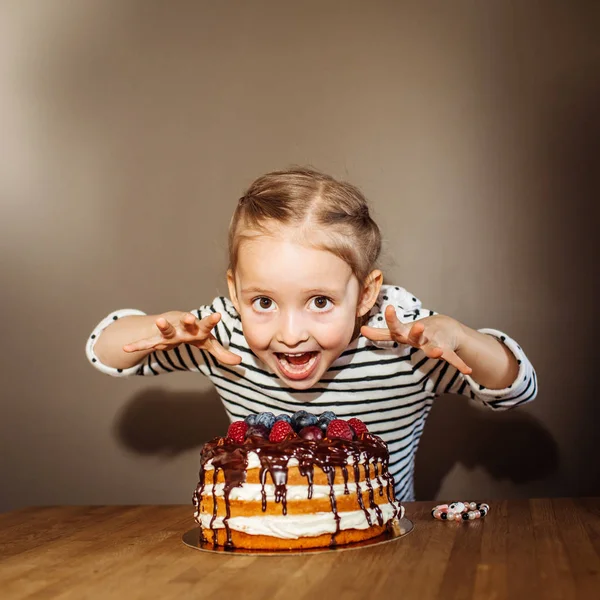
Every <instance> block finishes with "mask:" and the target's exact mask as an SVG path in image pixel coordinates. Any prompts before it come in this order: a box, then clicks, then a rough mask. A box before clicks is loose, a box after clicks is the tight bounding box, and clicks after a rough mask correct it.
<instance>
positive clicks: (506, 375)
mask: <svg viewBox="0 0 600 600" xmlns="http://www.w3.org/2000/svg"><path fill="white" fill-rule="evenodd" d="M395 289H396V290H399V291H398V292H397V293H396V297H394V293H395V292H394V288H391V287H388V288H387V290H385V295H384V296H383V298H382V301H381V302H380V306H381V308H380V310H381V311H382V313H383V314H379V315H377V314H376V315H375V316H374V317H373V319H372V320H371V322H370V325H371V326H366V327H363V328H362V330H361V332H362V333H363V335H365V336H366V337H368V338H369V339H371V340H373V341H376V342H379V343H386V342H387V341H388V340H394V341H396V342H398V343H401V344H408V345H410V346H413V347H414V348H418V349H419V350H420V351H422V352H423V353H424V354H425V355H426V356H427V357H429V358H440V359H442V360H444V361H445V364H444V365H443V366H442V367H441V368H440V369H438V371H437V372H438V375H437V377H436V378H435V380H434V382H433V391H434V392H435V393H436V395H441V394H445V393H451V394H461V395H465V396H468V397H470V398H476V399H477V400H479V401H480V402H482V403H483V404H485V405H486V406H488V407H490V408H492V409H495V410H503V409H506V408H510V407H512V406H516V405H519V404H523V403H525V402H529V401H530V400H533V399H534V398H535V396H536V395H537V379H536V374H535V370H534V368H533V366H532V365H531V363H530V362H529V360H528V358H527V356H526V355H525V353H524V352H523V350H522V349H521V347H520V346H519V344H517V342H515V341H514V340H513V339H511V338H510V337H509V336H508V335H506V334H504V333H503V332H501V331H497V330H495V329H481V330H479V331H475V330H473V329H471V328H469V327H467V326H465V325H463V324H461V323H459V322H458V321H456V320H455V319H452V318H451V317H447V316H444V315H438V314H436V313H435V312H434V311H426V310H423V309H422V307H421V303H420V301H418V300H417V299H416V298H415V297H412V296H411V295H410V294H408V293H407V292H406V290H404V289H402V288H395ZM378 308H379V306H378ZM398 309H400V310H399V312H400V315H401V316H402V317H403V318H404V319H405V320H407V321H408V322H400V320H399V319H398V318H397V316H396V310H398ZM425 315H428V316H425ZM385 326H387V327H385Z"/></svg>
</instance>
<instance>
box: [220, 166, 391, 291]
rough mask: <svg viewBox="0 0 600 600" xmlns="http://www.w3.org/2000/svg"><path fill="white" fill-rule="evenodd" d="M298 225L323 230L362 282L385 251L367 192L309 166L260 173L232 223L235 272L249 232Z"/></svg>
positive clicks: (334, 250) (329, 246) (231, 254)
mask: <svg viewBox="0 0 600 600" xmlns="http://www.w3.org/2000/svg"><path fill="white" fill-rule="evenodd" d="M273 224H275V225H287V226H289V225H294V226H300V227H303V228H305V229H306V230H308V231H309V232H310V230H311V229H312V228H314V227H320V228H322V231H323V233H325V236H324V241H321V242H320V243H319V244H318V245H319V246H320V247H322V248H323V249H325V250H328V251H329V252H332V253H333V254H335V255H336V256H338V257H339V258H341V259H342V260H344V261H345V262H346V263H347V264H348V265H349V266H350V268H351V269H352V272H353V273H354V275H355V276H356V278H357V279H358V281H359V282H360V283H363V282H364V281H365V279H366V277H367V275H368V274H369V273H370V272H371V271H372V270H373V268H374V267H375V264H376V262H377V259H378V257H379V253H380V251H381V232H380V231H379V227H378V226H377V224H376V223H375V221H373V219H371V216H370V215H369V207H368V204H367V200H366V198H365V197H364V196H363V194H362V192H361V191H360V190H359V189H358V188H357V187H355V186H353V185H351V184H349V183H346V182H344V181H337V180H336V179H334V178H333V177H331V176H329V175H326V174H324V173H321V172H319V171H316V170H313V169H308V168H295V169H289V170H286V171H274V172H272V173H267V174H266V175H263V176H262V177H259V178H258V179H257V180H256V181H254V182H253V183H252V185H251V186H250V187H249V188H248V189H247V190H246V193H245V194H244V195H243V196H242V197H241V198H240V200H239V201H238V205H237V207H236V209H235V212H234V213H233V217H232V219H231V223H230V226H229V268H230V269H231V270H232V271H234V272H235V268H236V265H237V258H238V249H239V245H240V242H241V241H242V240H243V239H244V238H245V237H246V236H244V234H243V230H244V229H247V230H251V231H252V230H256V231H260V232H263V231H264V232H266V231H269V227H272V226H273Z"/></svg>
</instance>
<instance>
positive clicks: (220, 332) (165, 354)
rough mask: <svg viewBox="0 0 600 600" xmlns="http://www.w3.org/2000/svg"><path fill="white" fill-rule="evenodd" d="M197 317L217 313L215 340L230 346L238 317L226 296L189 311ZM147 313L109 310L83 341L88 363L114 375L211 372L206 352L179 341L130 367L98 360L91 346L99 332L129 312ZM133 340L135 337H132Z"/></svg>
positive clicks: (135, 311) (133, 310) (214, 330)
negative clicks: (117, 366) (114, 365)
mask: <svg viewBox="0 0 600 600" xmlns="http://www.w3.org/2000/svg"><path fill="white" fill-rule="evenodd" d="M190 312H192V314H194V315H196V316H197V317H198V318H199V319H203V318H204V317H207V316H208V315H209V314H211V313H215V312H218V313H219V314H220V315H221V320H220V321H219V322H218V323H217V325H216V327H215V328H214V329H213V334H214V336H215V337H216V338H217V340H218V341H219V342H220V343H221V344H222V345H223V346H224V347H225V348H229V341H230V339H231V332H232V330H233V328H234V327H236V326H239V325H238V323H239V320H240V319H239V316H238V314H237V312H236V310H235V308H234V306H233V304H232V303H231V301H230V300H229V299H228V298H224V297H218V298H215V300H214V301H213V303H212V304H210V305H206V306H201V307H200V308H198V309H195V310H192V311H190ZM144 314H146V313H144V312H142V311H140V310H136V309H122V310H117V311H114V312H112V313H110V314H109V315H108V316H106V317H105V318H104V319H102V321H100V323H98V325H96V327H95V328H94V330H93V331H92V333H91V334H90V336H89V337H88V339H87V342H86V355H87V358H88V360H89V361H90V363H91V364H92V365H93V366H94V367H95V368H96V369H98V370H99V371H101V372H102V373H106V374H107V375H112V376H114V377H130V376H132V375H142V376H143V375H161V374H163V373H172V372H174V371H193V372H200V373H202V374H204V375H209V374H210V372H211V361H210V360H209V357H208V353H207V352H206V351H204V350H200V349H199V348H196V347H195V346H190V345H189V344H182V345H181V346H178V347H177V348H173V349H172V350H157V351H154V352H151V353H150V354H148V356H146V357H145V358H144V359H143V360H142V361H141V362H140V363H139V364H137V365H134V366H133V367H130V368H129V369H115V368H113V367H110V366H108V365H105V364H104V363H102V362H101V361H100V359H99V358H98V356H96V353H95V352H94V345H95V343H96V341H97V340H98V338H99V337H100V335H101V334H102V332H103V331H104V330H105V329H106V328H107V327H108V326H109V325H111V324H112V323H113V322H114V321H116V320H117V319H120V318H123V317H127V316H130V315H144ZM132 341H135V340H132Z"/></svg>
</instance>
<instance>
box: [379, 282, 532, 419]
mask: <svg viewBox="0 0 600 600" xmlns="http://www.w3.org/2000/svg"><path fill="white" fill-rule="evenodd" d="M388 304H390V305H392V306H393V307H394V309H395V310H396V314H397V315H398V319H399V320H400V321H402V322H403V323H411V322H413V321H418V320H420V319H423V318H425V317H429V316H432V315H435V314H437V313H436V312H435V311H433V310H428V309H424V308H423V307H422V305H421V301H420V300H418V299H417V298H416V297H414V296H413V295H412V294H410V293H409V292H408V291H406V290H405V289H404V288H402V287H397V286H383V287H382V290H381V293H380V295H379V298H378V300H377V303H376V305H375V306H374V307H373V310H372V311H371V315H370V320H369V325H371V326H373V327H385V319H384V317H383V313H384V312H385V308H386V306H387V305H388ZM478 331H479V332H480V333H484V334H486V335H491V336H494V337H495V338H497V339H498V340H499V341H500V342H502V343H503V344H505V345H506V347H507V348H508V349H509V350H510V351H511V352H512V353H513V354H514V355H515V358H516V359H517V363H518V365H519V372H518V374H517V377H516V379H515V380H514V381H513V382H512V383H511V384H510V385H509V386H508V387H506V388H504V389H502V390H491V389H487V388H485V387H484V386H482V385H480V384H479V383H477V382H476V381H475V380H474V379H473V378H472V377H470V376H468V375H463V374H462V373H461V372H460V371H459V370H458V369H456V367H453V366H452V365H450V364H449V363H447V362H444V361H442V365H441V367H440V368H438V369H436V370H435V372H434V373H435V374H434V375H432V377H433V378H434V385H433V392H434V393H435V395H441V394H460V395H463V396H467V397H469V398H473V399H475V400H477V401H479V402H481V403H483V404H484V405H485V406H487V407H489V408H491V409H493V410H506V409H508V408H512V407H514V406H518V405H521V404H525V403H526V402H530V401H531V400H533V399H534V398H535V397H536V395H537V378H536V373H535V370H534V368H533V366H532V364H531V362H530V361H529V359H528V358H527V356H526V355H525V352H524V351H523V349H522V348H521V346H519V344H518V343H517V342H516V341H515V340H513V339H512V338H511V337H509V336H508V335H507V334H505V333H504V332H502V331H498V330H497V329H479V330H478ZM376 345H377V346H380V347H384V348H385V347H388V348H391V347H393V346H394V343H393V342H377V343H376ZM415 360H418V355H417V359H415Z"/></svg>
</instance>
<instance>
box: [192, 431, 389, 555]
mask: <svg viewBox="0 0 600 600" xmlns="http://www.w3.org/2000/svg"><path fill="white" fill-rule="evenodd" d="M249 452H255V453H256V454H257V455H258V457H259V460H260V465H261V466H260V471H259V477H260V483H261V486H262V490H261V497H262V510H263V511H265V510H266V509H267V494H266V491H265V484H267V483H268V480H267V473H268V475H269V476H270V478H271V481H272V483H273V485H274V486H275V502H278V503H281V511H282V514H284V515H285V514H287V479H288V462H289V461H290V459H292V458H295V459H296V460H297V461H298V470H299V472H300V474H301V475H302V476H304V477H306V481H307V485H308V498H309V499H310V498H312V494H313V479H314V469H315V467H318V468H320V469H321V470H322V471H323V472H324V473H325V474H326V476H327V481H328V483H329V488H330V493H329V499H330V503H331V510H332V512H333V515H334V518H335V522H336V531H335V533H333V534H332V536H331V545H335V543H336V542H335V539H336V536H337V534H338V533H339V532H340V516H339V514H338V510H337V503H336V499H335V493H334V489H333V485H334V481H335V473H336V469H337V468H340V469H341V471H342V474H343V477H344V494H349V493H350V492H349V489H348V459H349V458H350V457H352V459H353V464H352V470H353V472H354V481H355V484H356V491H357V495H358V503H359V506H360V508H361V509H362V510H363V511H364V513H365V517H366V519H367V522H368V524H369V525H370V526H371V525H372V524H373V523H372V519H371V514H370V512H369V510H368V509H367V507H366V506H365V504H364V502H363V494H362V490H361V486H360V464H359V461H360V460H361V458H362V459H364V462H363V468H364V475H365V482H366V486H367V490H368V497H369V508H371V509H373V510H374V511H375V514H376V516H377V522H378V523H379V525H383V514H382V512H381V509H380V508H379V506H378V505H377V504H376V503H375V497H374V491H373V486H372V485H371V476H370V465H371V464H372V465H373V472H374V475H375V479H376V480H377V482H378V484H379V495H380V496H383V489H384V485H383V483H382V480H381V478H382V477H383V478H384V479H385V484H386V485H385V489H386V494H387V499H388V502H394V501H395V497H394V482H393V478H392V476H391V475H390V473H389V471H388V461H389V454H388V450H387V446H386V445H385V442H384V441H383V440H382V439H381V438H379V437H378V436H376V435H373V434H371V433H363V434H361V435H360V436H359V438H358V439H356V440H353V441H346V440H342V439H327V438H324V439H322V440H318V441H317V440H306V439H303V438H299V437H295V438H293V439H289V440H284V441H282V442H269V441H268V440H266V439H263V438H260V437H257V436H251V437H249V438H247V439H246V440H245V442H244V443H243V444H238V443H235V442H233V441H232V440H230V439H229V438H215V439H214V440H212V441H210V442H208V443H207V444H205V445H204V447H203V448H202V451H201V454H200V474H199V479H200V480H199V483H198V486H197V488H196V491H195V493H194V497H193V503H194V506H195V508H196V510H197V512H199V511H200V503H201V501H202V493H203V492H204V488H205V482H206V471H205V466H206V464H207V463H208V462H209V461H212V465H213V467H214V473H213V487H212V498H213V507H214V508H213V516H212V519H211V522H210V528H211V529H212V531H213V540H214V542H215V543H216V540H217V536H216V530H215V528H214V523H215V519H216V518H217V497H216V495H215V486H214V483H216V481H217V475H218V473H219V470H222V471H223V475H224V479H225V485H224V493H223V497H224V501H225V510H226V516H225V517H224V518H223V525H224V527H225V531H226V536H227V541H226V546H225V547H226V548H232V547H233V544H232V541H231V531H230V529H229V526H228V521H229V519H230V517H231V507H230V501H229V495H230V493H231V490H232V489H233V488H234V487H239V486H241V485H242V484H243V483H244V482H245V481H246V470H247V467H248V453H249ZM396 516H397V514H394V517H396ZM202 541H206V540H205V539H202Z"/></svg>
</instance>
